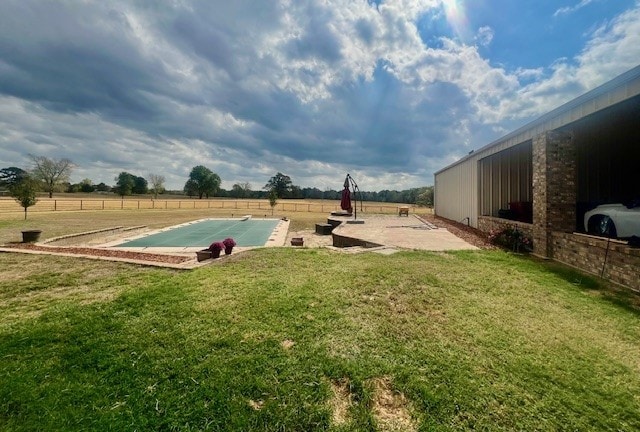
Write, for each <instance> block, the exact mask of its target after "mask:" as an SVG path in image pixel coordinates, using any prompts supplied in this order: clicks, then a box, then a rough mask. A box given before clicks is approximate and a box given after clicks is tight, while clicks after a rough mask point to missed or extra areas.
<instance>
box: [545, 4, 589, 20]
mask: <svg viewBox="0 0 640 432" xmlns="http://www.w3.org/2000/svg"><path fill="white" fill-rule="evenodd" d="M593 1H594V0H580V3H578V4H577V5H575V6H565V7H561V8H559V9H557V10H556V11H555V12H554V13H553V16H554V17H558V16H561V15H569V14H572V13H574V12H575V11H577V10H579V9H582V8H583V7H585V6H587V5H588V4H589V3H593Z"/></svg>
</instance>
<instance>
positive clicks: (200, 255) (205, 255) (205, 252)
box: [196, 249, 211, 262]
mask: <svg viewBox="0 0 640 432" xmlns="http://www.w3.org/2000/svg"><path fill="white" fill-rule="evenodd" d="M196 258H197V260H198V262H200V261H204V260H208V259H209V258H211V251H210V250H209V249H202V250H199V251H197V252H196Z"/></svg>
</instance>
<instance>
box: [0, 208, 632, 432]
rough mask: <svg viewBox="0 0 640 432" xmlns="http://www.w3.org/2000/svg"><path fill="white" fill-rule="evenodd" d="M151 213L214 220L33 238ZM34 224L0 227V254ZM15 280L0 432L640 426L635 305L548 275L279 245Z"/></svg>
mask: <svg viewBox="0 0 640 432" xmlns="http://www.w3.org/2000/svg"><path fill="white" fill-rule="evenodd" d="M143 213H144V215H146V216H151V217H148V219H151V220H152V221H153V222H152V223H151V224H150V225H154V224H155V225H157V226H163V225H166V224H168V223H169V222H170V223H174V221H175V223H179V222H181V221H184V220H189V219H194V218H198V217H206V216H207V214H206V213H207V212H206V211H201V210H195V211H194V210H176V211H171V212H166V211H152V210H149V211H144V212H142V211H126V210H125V211H100V212H86V211H85V212H64V213H46V212H45V213H41V214H37V215H36V214H33V219H32V218H31V216H30V220H28V221H27V223H29V224H30V225H29V226H30V227H34V228H35V227H37V228H41V229H44V230H45V233H44V234H45V236H46V237H49V236H54V235H60V234H64V233H69V232H78V231H83V230H86V229H95V228H99V227H106V226H113V225H135V224H140V222H139V221H140V217H141V216H140V215H141V214H143ZM302 216H304V217H307V216H308V217H309V219H304V218H300V217H302ZM318 216H321V217H326V215H313V214H307V213H296V214H295V217H294V219H293V220H292V222H293V223H294V224H296V225H298V226H301V227H302V226H312V224H313V223H315V222H317V221H318V219H317V218H318ZM298 218H300V219H299V220H297V219H298ZM88 220H89V221H90V222H88ZM23 223H24V221H21V220H20V219H19V215H18V216H17V217H15V218H14V217H13V216H7V215H0V242H4V241H7V240H4V239H7V238H8V239H9V240H8V241H12V240H13V241H15V240H17V238H15V237H16V234H15V233H16V232H18V233H19V231H20V229H21V228H22V227H23V225H22V224H23ZM87 225H90V226H89V227H88V226H87ZM49 232H51V234H50V235H49ZM0 268H1V269H2V271H1V272H0V358H2V362H0V430H7V431H9V430H11V431H16V430H18V431H19V430H245V431H246V430H256V431H258V430H260V431H263V430H274V431H284V430H299V431H303V430H335V431H363V430H365V431H366V430H384V431H391V430H409V431H411V430H443V431H445V430H469V429H479V430H594V431H596V430H597V431H602V430H623V431H627V430H628V431H631V430H638V429H640V393H639V392H638V390H637V389H638V388H640V325H639V320H640V312H639V311H640V308H639V307H638V299H637V298H634V297H625V296H624V295H621V294H620V295H618V294H616V293H612V292H609V291H605V290H604V289H603V287H601V286H600V285H599V284H598V282H597V281H595V280H594V279H592V278H590V277H587V276H584V275H581V274H579V273H576V272H574V271H572V270H567V269H566V268H564V267H562V266H558V265H554V264H552V263H548V262H541V261H537V260H534V259H530V258H527V257H522V256H517V255H512V254H507V253H504V252H502V251H482V252H456V253H425V252H402V253H398V254H394V255H390V256H384V255H378V254H375V253H364V254H358V255H351V254H339V253H334V252H331V251H328V250H323V249H313V250H311V249H309V250H305V249H293V248H275V249H260V250H255V251H251V252H248V253H245V254H240V255H237V256H233V257H232V259H230V260H227V261H226V262H224V263H223V264H222V265H214V266H207V267H203V268H199V269H197V270H193V271H188V272H185V271H174V270H167V269H153V268H145V267H139V266H135V265H128V264H121V263H110V262H100V263H96V262H94V261H90V260H84V259H73V258H64V257H54V256H31V255H21V254H0Z"/></svg>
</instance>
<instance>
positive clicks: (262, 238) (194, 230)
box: [117, 219, 279, 248]
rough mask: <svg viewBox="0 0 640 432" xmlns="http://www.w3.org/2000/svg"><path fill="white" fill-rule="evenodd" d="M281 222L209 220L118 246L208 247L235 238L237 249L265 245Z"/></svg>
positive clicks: (264, 220) (265, 220) (268, 220)
mask: <svg viewBox="0 0 640 432" xmlns="http://www.w3.org/2000/svg"><path fill="white" fill-rule="evenodd" d="M278 222H279V221H278V220H275V219H247V220H241V219H232V220H229V219H208V220H203V221H198V222H194V223H191V224H188V225H184V226H180V227H176V228H172V229H170V230H167V231H162V232H159V233H156V234H151V235H148V236H146V237H142V238H139V239H136V240H131V241H128V242H125V243H122V244H119V245H117V247H203V248H205V247H208V246H209V245H210V244H211V243H213V242H215V241H222V240H224V239H225V238H227V237H231V238H233V239H234V240H235V241H236V243H237V245H238V246H264V245H265V243H266V242H267V240H268V239H269V237H270V236H271V233H272V232H273V230H274V228H275V227H276V225H278Z"/></svg>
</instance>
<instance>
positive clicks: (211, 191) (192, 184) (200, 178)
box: [184, 165, 221, 199]
mask: <svg viewBox="0 0 640 432" xmlns="http://www.w3.org/2000/svg"><path fill="white" fill-rule="evenodd" d="M220 181H221V180H220V176H219V175H218V174H216V173H214V172H213V171H211V170H210V169H209V168H207V167H204V166H202V165H198V166H195V167H193V169H192V170H191V173H190V174H189V180H187V182H186V183H185V184H184V191H185V193H186V194H187V195H189V196H194V195H198V198H200V199H202V197H203V196H206V197H207V198H209V197H210V196H213V195H215V193H216V191H217V190H218V188H219V187H220Z"/></svg>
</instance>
